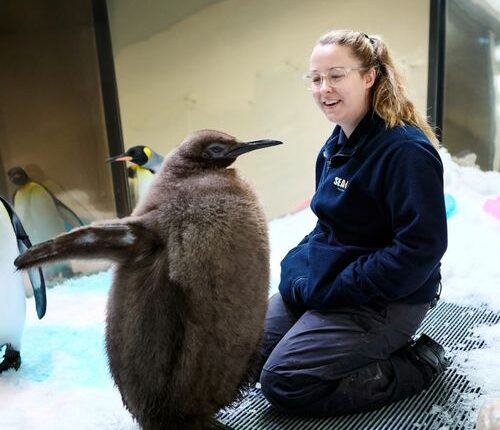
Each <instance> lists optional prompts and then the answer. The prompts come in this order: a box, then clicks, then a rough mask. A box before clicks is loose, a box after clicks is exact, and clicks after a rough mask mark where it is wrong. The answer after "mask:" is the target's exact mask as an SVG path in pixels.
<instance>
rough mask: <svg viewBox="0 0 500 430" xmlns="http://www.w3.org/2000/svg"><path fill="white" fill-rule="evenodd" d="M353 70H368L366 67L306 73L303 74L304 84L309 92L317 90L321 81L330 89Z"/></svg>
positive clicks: (336, 68)
mask: <svg viewBox="0 0 500 430" xmlns="http://www.w3.org/2000/svg"><path fill="white" fill-rule="evenodd" d="M353 70H368V68H367V67H332V68H330V69H328V71H327V72H326V73H318V72H307V73H305V74H304V82H305V83H306V86H307V88H308V89H310V90H318V89H319V88H321V85H323V79H326V83H327V85H328V86H330V87H334V86H336V85H338V84H339V83H340V82H342V80H343V79H345V77H346V76H347V75H348V74H349V73H351V72H352V71H353Z"/></svg>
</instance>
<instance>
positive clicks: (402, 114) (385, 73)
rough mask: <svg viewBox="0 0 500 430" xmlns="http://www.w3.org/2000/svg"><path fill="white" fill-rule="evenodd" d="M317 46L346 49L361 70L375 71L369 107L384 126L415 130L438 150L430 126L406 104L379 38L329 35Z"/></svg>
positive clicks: (399, 78) (340, 33)
mask: <svg viewBox="0 0 500 430" xmlns="http://www.w3.org/2000/svg"><path fill="white" fill-rule="evenodd" d="M317 44H318V45H339V46H347V47H349V48H350V49H351V52H352V54H353V55H354V57H356V58H357V59H358V60H360V61H361V64H362V67H365V68H367V69H370V68H372V67H374V68H375V70H376V72H377V77H376V79H375V84H374V85H373V89H372V99H371V104H372V108H373V110H374V111H375V112H376V113H377V114H378V115H379V116H380V117H381V118H382V119H383V120H384V122H385V124H386V126H387V127H388V128H392V127H395V126H396V125H403V124H410V125H413V126H416V127H418V128H420V129H421V130H422V131H423V132H424V134H425V135H426V136H427V138H428V139H429V140H430V141H431V142H432V143H433V144H434V145H435V146H436V147H437V146H439V141H438V139H437V137H436V134H435V133H434V131H433V130H432V128H431V126H430V125H429V123H428V122H427V120H426V119H425V117H423V116H422V115H421V114H420V113H419V112H418V111H417V110H416V109H415V106H414V104H413V103H412V102H411V101H410V100H409V98H408V95H407V93H406V88H405V86H404V83H403V78H402V76H401V74H400V72H399V71H398V70H397V69H396V67H395V66H394V63H393V61H392V58H391V56H390V55H389V50H388V48H387V45H386V44H385V43H384V41H383V40H382V39H381V38H380V37H378V36H368V35H367V34H366V33H360V32H358V31H348V30H343V31H332V32H330V33H326V34H324V35H323V36H321V37H320V38H319V40H318V41H317Z"/></svg>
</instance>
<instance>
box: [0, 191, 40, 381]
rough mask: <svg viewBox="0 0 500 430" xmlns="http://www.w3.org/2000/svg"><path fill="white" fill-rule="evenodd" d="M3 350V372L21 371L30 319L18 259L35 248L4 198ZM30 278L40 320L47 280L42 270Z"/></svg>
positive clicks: (0, 268) (0, 232)
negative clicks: (23, 343) (23, 345)
mask: <svg viewBox="0 0 500 430" xmlns="http://www.w3.org/2000/svg"><path fill="white" fill-rule="evenodd" d="M0 237H1V238H2V244H1V249H0V274H1V280H0V347H3V346H5V347H6V348H5V354H4V357H3V360H2V361H0V373H2V372H3V371H5V370H8V369H15V370H17V369H19V366H20V365H21V337H22V334H23V329H24V321H25V318H26V298H25V294H24V285H23V279H22V274H21V273H19V272H17V271H16V268H15V266H14V260H15V259H16V257H17V256H18V255H19V254H20V253H23V252H24V251H25V250H26V249H27V248H29V247H30V246H31V243H30V241H29V238H28V236H27V235H26V232H25V231H24V228H23V225H22V224H21V221H20V220H19V217H18V216H17V215H16V213H15V211H14V208H13V207H12V206H11V205H10V204H9V203H8V202H7V201H6V200H5V199H4V198H2V197H1V196H0ZM28 275H29V279H30V282H31V286H32V288H33V294H34V296H35V303H36V311H37V314H38V318H42V317H43V316H44V315H45V310H46V308H47V302H46V295H45V281H44V278H43V274H42V271H41V270H40V269H38V268H35V269H30V270H29V273H28Z"/></svg>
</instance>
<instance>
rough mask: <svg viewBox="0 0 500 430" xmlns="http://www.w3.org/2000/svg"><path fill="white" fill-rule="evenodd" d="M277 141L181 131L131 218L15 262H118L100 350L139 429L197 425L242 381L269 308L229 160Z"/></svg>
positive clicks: (253, 233)
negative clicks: (178, 141)
mask: <svg viewBox="0 0 500 430" xmlns="http://www.w3.org/2000/svg"><path fill="white" fill-rule="evenodd" d="M279 143H281V142H278V141H274V140H260V141H254V142H240V141H238V140H236V139H235V138H234V137H232V136H229V135H227V134H225V133H222V132H218V131H213V130H202V131H198V132H196V133H194V134H192V135H190V136H189V137H188V138H187V139H186V140H185V141H184V142H183V143H182V144H181V145H180V146H179V147H178V148H177V149H175V150H174V151H172V152H171V153H170V154H169V155H168V157H167V158H166V159H165V161H164V163H163V165H162V168H161V170H160V171H159V172H158V173H157V174H156V176H155V178H154V180H153V183H152V184H151V187H150V189H149V192H148V194H147V195H146V196H145V198H144V199H143V200H141V201H140V202H139V205H138V206H137V208H136V209H135V210H134V211H133V212H132V215H131V216H130V217H127V218H123V219H117V220H112V221H107V222H102V223H95V224H93V225H90V226H86V227H82V228H79V229H76V230H73V231H72V232H70V233H66V234H63V235H60V236H59V237H56V238H54V239H53V240H50V241H48V242H46V243H43V244H40V245H36V246H34V247H33V248H32V249H30V250H28V251H27V252H26V253H25V254H24V255H22V256H20V257H18V259H17V260H16V262H15V264H16V266H17V267H19V268H22V269H25V268H29V267H33V266H36V265H39V264H45V263H48V262H51V261H57V260H61V259H65V258H108V259H112V260H114V261H116V262H117V265H116V268H115V272H114V279H113V284H112V287H111V291H110V296H109V301H108V308H107V324H106V350H107V354H108V359H109V366H110V370H111V374H112V376H113V378H114V381H115V383H116V385H117V386H118V388H119V390H120V392H121V395H122V399H123V402H124V404H125V406H126V407H127V408H128V409H129V411H130V412H131V413H132V415H133V416H134V417H135V418H136V419H137V421H138V422H139V423H140V425H141V426H142V427H143V428H144V429H146V430H149V429H160V428H165V429H167V428H168V429H170V430H185V429H190V430H198V429H204V428H206V427H207V425H208V424H207V423H208V422H209V419H210V417H211V416H212V415H213V414H214V413H215V412H216V411H217V410H219V409H220V408H222V407H224V406H227V405H228V404H230V403H231V402H232V401H233V400H234V399H235V398H236V397H237V395H238V393H239V389H240V388H241V387H243V386H244V384H245V381H246V380H247V378H251V377H252V376H253V375H251V373H252V371H253V370H257V369H256V365H257V363H258V357H257V353H256V351H257V349H258V345H259V343H260V337H261V333H262V329H263V323H264V317H265V312H266V308H267V296H268V285H269V243H268V235H267V222H266V218H265V216H264V212H263V210H262V208H261V206H260V203H259V201H258V198H257V196H256V195H255V193H254V191H253V190H252V188H251V187H250V186H249V184H248V183H246V182H245V181H244V180H243V179H242V178H241V177H240V176H239V175H238V174H237V172H236V171H235V170H234V169H228V168H227V167H229V166H230V165H231V164H232V163H233V162H234V161H235V160H236V158H237V157H238V156H239V155H241V154H244V153H247V152H249V151H252V150H255V149H259V148H265V147H268V146H273V145H277V144H279Z"/></svg>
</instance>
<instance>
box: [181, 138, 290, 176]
mask: <svg viewBox="0 0 500 430" xmlns="http://www.w3.org/2000/svg"><path fill="white" fill-rule="evenodd" d="M282 143H283V142H280V141H278V140H271V139H263V140H254V141H251V142H241V141H239V140H237V139H236V138H234V137H233V136H230V135H228V134H226V133H223V132H221V131H216V130H200V131H197V132H195V133H193V134H191V135H190V136H188V138H187V139H186V140H185V141H184V142H183V143H182V144H181V146H180V147H179V152H180V155H181V156H182V157H184V158H186V159H188V160H190V161H192V162H196V163H199V164H200V165H201V166H202V167H205V168H224V167H228V166H229V165H231V164H232V163H233V162H234V161H235V160H236V158H238V157H239V156H240V155H242V154H246V153H247V152H250V151H254V150H256V149H261V148H267V147H269V146H275V145H280V144H282Z"/></svg>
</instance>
